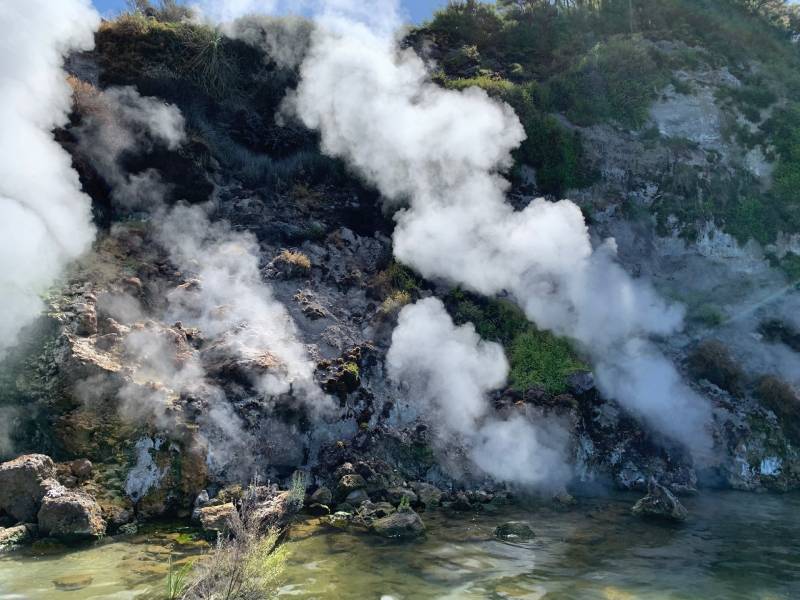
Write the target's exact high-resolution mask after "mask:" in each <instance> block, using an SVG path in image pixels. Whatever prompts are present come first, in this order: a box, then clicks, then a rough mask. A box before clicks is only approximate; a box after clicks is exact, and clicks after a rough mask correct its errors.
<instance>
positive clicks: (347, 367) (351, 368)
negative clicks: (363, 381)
mask: <svg viewBox="0 0 800 600" xmlns="http://www.w3.org/2000/svg"><path fill="white" fill-rule="evenodd" d="M342 370H343V371H344V372H345V373H348V374H350V375H352V376H353V377H355V378H356V379H358V378H359V377H360V372H359V370H358V365H357V364H356V363H354V362H348V363H345V364H344V366H343V367H342Z"/></svg>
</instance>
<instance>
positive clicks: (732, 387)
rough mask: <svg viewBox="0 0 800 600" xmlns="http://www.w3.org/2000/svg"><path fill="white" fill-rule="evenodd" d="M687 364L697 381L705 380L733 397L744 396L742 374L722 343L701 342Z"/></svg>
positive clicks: (743, 377) (715, 341)
mask: <svg viewBox="0 0 800 600" xmlns="http://www.w3.org/2000/svg"><path fill="white" fill-rule="evenodd" d="M688 362H689V370H690V371H691V373H692V375H693V376H694V377H696V378H697V379H706V380H708V381H710V382H711V383H713V384H714V385H716V386H718V387H720V388H722V389H723V390H727V391H728V392H730V393H731V394H733V395H734V396H741V395H743V394H744V379H745V376H744V372H743V371H742V368H741V367H740V366H739V364H738V363H737V362H736V361H734V360H733V358H732V357H731V355H730V353H729V352H728V348H727V347H726V346H725V345H724V344H723V343H722V342H719V341H717V340H706V341H704V342H701V343H700V344H698V346H697V347H696V348H695V349H694V351H693V352H692V353H691V354H690V355H689V359H688Z"/></svg>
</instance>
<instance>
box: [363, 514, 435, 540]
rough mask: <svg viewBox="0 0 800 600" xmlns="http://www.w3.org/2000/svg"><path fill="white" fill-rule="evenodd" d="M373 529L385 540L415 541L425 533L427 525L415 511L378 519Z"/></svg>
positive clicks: (373, 524)
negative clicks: (414, 539)
mask: <svg viewBox="0 0 800 600" xmlns="http://www.w3.org/2000/svg"><path fill="white" fill-rule="evenodd" d="M371 529H372V531H373V532H375V533H377V534H378V535H380V536H382V537H385V538H391V539H413V538H417V537H419V536H421V535H422V534H423V533H425V524H424V523H423V522H422V519H421V518H420V516H419V515H418V514H417V513H416V512H414V511H413V510H403V511H398V512H395V513H393V514H391V515H389V516H387V517H383V518H382V519H377V520H376V521H374V522H373V523H372V526H371Z"/></svg>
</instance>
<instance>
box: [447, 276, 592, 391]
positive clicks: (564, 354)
mask: <svg viewBox="0 0 800 600" xmlns="http://www.w3.org/2000/svg"><path fill="white" fill-rule="evenodd" d="M444 300H445V304H446V306H447V308H448V310H449V312H450V314H451V316H452V317H453V320H454V321H455V322H456V323H457V324H463V323H467V322H470V323H472V324H473V325H474V326H475V331H477V332H478V334H479V335H480V336H481V337H482V338H484V339H487V340H492V341H495V342H498V343H500V344H501V345H502V346H503V347H504V349H505V351H506V356H507V358H508V361H509V365H510V368H511V370H510V373H509V383H510V384H511V386H512V387H514V388H515V389H518V390H521V391H524V390H526V389H528V388H530V387H532V386H543V387H544V388H545V389H546V390H547V391H548V392H549V393H551V394H558V393H560V392H563V391H564V390H565V388H566V378H567V376H568V375H570V374H571V373H574V372H576V371H580V370H582V369H585V368H586V366H585V365H584V364H583V363H582V362H581V361H580V360H579V359H578V357H577V355H576V354H575V351H574V350H573V349H572V347H571V345H570V343H569V342H568V341H567V340H566V339H564V338H559V337H557V336H555V335H553V334H552V333H550V332H547V331H540V330H538V329H537V328H536V326H535V325H533V324H532V323H531V322H530V321H528V319H527V317H526V316H525V314H524V313H523V312H522V311H521V310H520V309H519V307H517V306H516V305H515V304H512V303H511V302H509V301H508V300H503V299H488V298H483V297H479V296H475V295H473V294H470V293H468V292H464V291H463V290H460V289H456V290H453V291H451V292H450V293H449V294H448V295H447V296H446V297H445V299H444Z"/></svg>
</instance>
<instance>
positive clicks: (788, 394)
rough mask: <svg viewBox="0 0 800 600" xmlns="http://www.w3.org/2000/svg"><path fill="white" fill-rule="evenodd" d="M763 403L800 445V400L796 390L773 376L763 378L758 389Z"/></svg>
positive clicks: (788, 434)
mask: <svg viewBox="0 0 800 600" xmlns="http://www.w3.org/2000/svg"><path fill="white" fill-rule="evenodd" d="M756 395H757V396H758V399H759V400H760V401H761V403H762V404H763V405H764V406H765V407H766V408H768V409H769V410H771V411H772V412H773V413H775V416H776V417H777V418H778V422H779V423H780V424H781V427H782V428H783V430H784V432H786V435H787V436H788V437H789V438H790V439H791V440H793V441H794V442H795V443H800V398H798V396H797V393H796V392H795V390H794V388H792V386H790V385H789V384H788V383H786V382H785V381H783V380H782V379H778V378H777V377H774V376H772V375H767V376H765V377H762V378H761V380H760V381H759V382H758V386H757V387H756Z"/></svg>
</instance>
